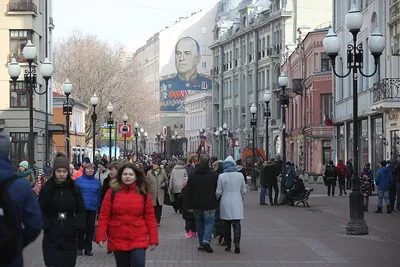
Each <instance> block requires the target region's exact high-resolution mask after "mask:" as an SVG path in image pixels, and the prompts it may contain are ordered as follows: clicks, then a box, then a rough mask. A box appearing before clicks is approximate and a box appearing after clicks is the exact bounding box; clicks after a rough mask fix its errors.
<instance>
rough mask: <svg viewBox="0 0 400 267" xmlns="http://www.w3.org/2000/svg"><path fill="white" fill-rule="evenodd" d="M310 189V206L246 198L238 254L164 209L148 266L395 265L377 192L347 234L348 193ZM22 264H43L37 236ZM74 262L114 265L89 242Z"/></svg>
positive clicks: (394, 246)
mask: <svg viewBox="0 0 400 267" xmlns="http://www.w3.org/2000/svg"><path fill="white" fill-rule="evenodd" d="M309 187H313V188H314V192H313V193H312V194H311V197H310V200H309V202H310V205H311V208H303V207H276V206H274V207H271V206H260V205H258V199H259V196H258V192H250V193H249V194H248V195H247V196H246V199H245V206H244V207H245V217H246V218H245V219H244V220H243V223H242V245H241V249H242V253H241V254H234V253H233V252H230V253H229V252H225V251H224V248H223V247H221V246H219V245H218V244H216V243H217V242H216V241H213V243H212V246H213V248H214V250H215V252H214V253H212V254H207V253H205V252H199V251H197V245H198V242H197V240H194V239H189V240H188V239H185V237H184V235H185V233H184V222H183V220H182V217H181V216H180V215H178V214H175V213H174V212H173V210H172V208H170V207H165V208H164V211H163V218H162V225H161V227H160V228H159V234H160V246H159V247H157V249H156V250H155V251H148V253H147V265H146V266H148V267H178V266H179V267H214V266H215V267H217V266H218V267H223V266H243V267H253V266H271V267H272V266H291V267H302V266H308V267H309V266H311V267H313V266H315V267H317V266H330V267H334V266H351V267H357V266H360V267H361V266H362V267H370V266H371V267H375V266H379V267H381V266H385V267H392V266H393V267H395V266H400V263H399V262H400V253H399V252H400V231H399V225H400V212H395V213H393V214H386V213H383V214H375V213H373V210H375V208H376V202H377V199H376V196H373V197H372V198H371V199H370V202H371V204H370V212H368V213H366V214H365V219H366V221H367V223H368V226H369V230H370V234H369V235H366V236H357V237H353V236H346V235H345V227H346V225H347V222H348V217H349V203H348V197H345V196H343V197H328V196H326V195H325V191H324V190H325V188H324V186H323V185H317V184H313V185H309ZM24 255H25V266H26V267H39V266H40V267H43V266H44V264H43V259H42V252H41V238H39V239H38V240H37V241H36V242H34V243H33V244H31V245H30V246H29V247H28V248H27V249H25V251H24ZM77 266H79V267H105V266H115V262H114V258H113V256H112V255H107V254H106V250H105V249H103V248H99V247H98V246H97V245H96V244H94V256H93V257H85V256H81V257H78V264H77Z"/></svg>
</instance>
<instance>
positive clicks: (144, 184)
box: [117, 163, 149, 195]
mask: <svg viewBox="0 0 400 267" xmlns="http://www.w3.org/2000/svg"><path fill="white" fill-rule="evenodd" d="M126 168H129V169H132V170H133V172H134V173H135V176H136V182H135V183H136V186H137V187H136V188H137V192H138V193H140V194H142V195H145V194H147V193H148V192H149V182H148V181H147V178H146V177H145V176H144V175H143V172H142V171H141V170H140V169H139V168H138V167H137V166H136V165H134V164H132V163H126V164H124V165H122V166H121V168H119V169H118V174H117V181H118V182H119V183H120V184H121V185H122V184H123V182H122V173H123V172H124V170H125V169H126Z"/></svg>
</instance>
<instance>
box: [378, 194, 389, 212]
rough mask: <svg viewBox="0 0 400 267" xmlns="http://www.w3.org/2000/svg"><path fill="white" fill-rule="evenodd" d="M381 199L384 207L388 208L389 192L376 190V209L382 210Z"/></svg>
mask: <svg viewBox="0 0 400 267" xmlns="http://www.w3.org/2000/svg"><path fill="white" fill-rule="evenodd" d="M382 199H385V203H386V206H390V199H389V191H381V190H378V208H382Z"/></svg>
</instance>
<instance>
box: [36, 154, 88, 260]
mask: <svg viewBox="0 0 400 267" xmlns="http://www.w3.org/2000/svg"><path fill="white" fill-rule="evenodd" d="M53 170H54V171H53V173H52V174H51V176H50V178H49V180H48V181H47V182H46V183H45V185H44V187H43V188H42V190H41V191H40V194H39V204H40V208H41V210H42V213H43V220H44V224H43V230H44V235H43V242H42V249H43V258H44V263H45V265H46V266H48V267H52V266H57V267H73V266H75V264H76V257H77V251H76V240H77V232H78V231H79V230H81V229H82V228H83V227H84V225H85V212H86V210H85V206H84V203H83V198H82V195H81V192H80V190H79V187H78V186H76V185H75V183H74V180H72V177H71V175H70V174H69V161H68V158H67V156H66V155H65V154H64V153H62V152H57V154H56V156H55V158H54V161H53Z"/></svg>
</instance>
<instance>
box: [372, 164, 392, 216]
mask: <svg viewBox="0 0 400 267" xmlns="http://www.w3.org/2000/svg"><path fill="white" fill-rule="evenodd" d="M380 164H381V168H380V169H379V170H378V172H377V173H376V178H375V183H376V185H377V186H378V209H377V210H376V211H375V213H382V199H385V202H386V209H387V213H391V212H392V208H391V206H390V198H389V189H390V185H391V183H392V181H393V175H392V172H391V170H390V169H389V167H387V166H386V165H388V162H387V161H386V160H384V161H381V163H380Z"/></svg>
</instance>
